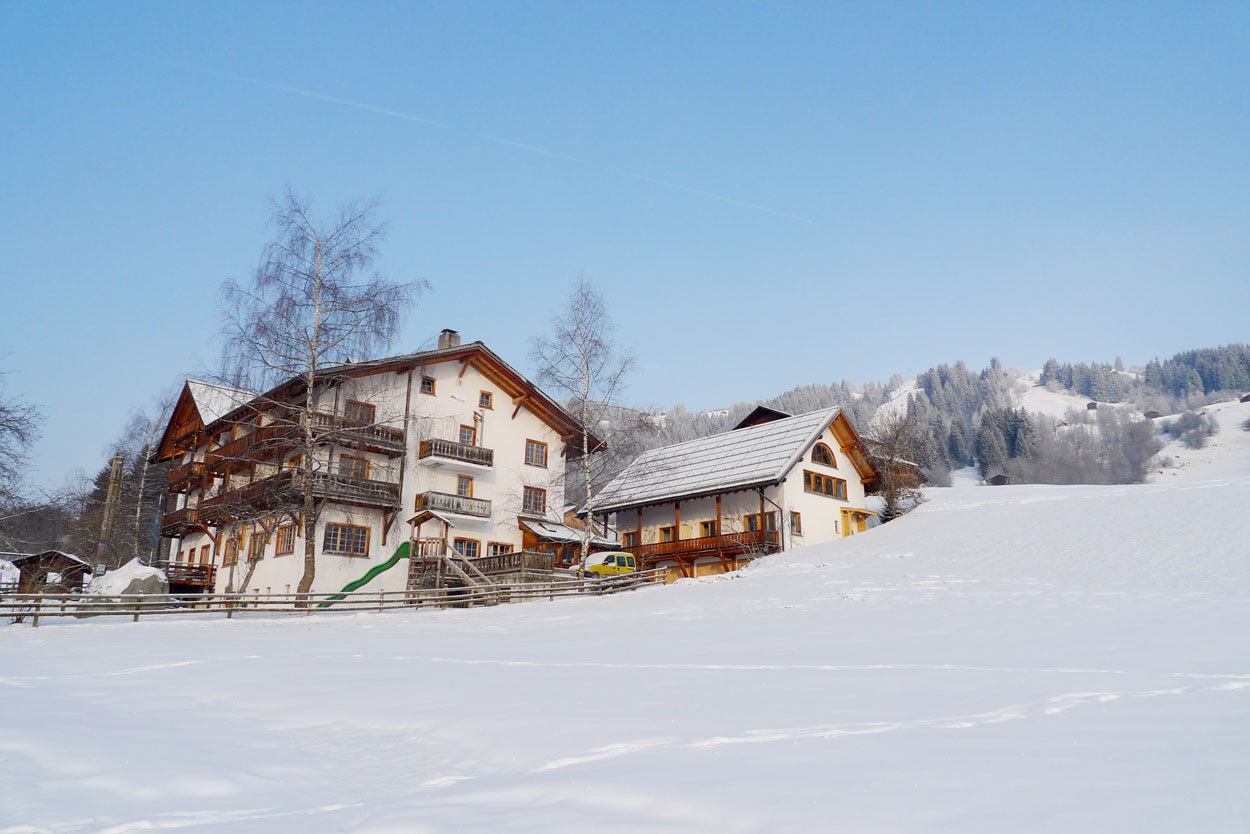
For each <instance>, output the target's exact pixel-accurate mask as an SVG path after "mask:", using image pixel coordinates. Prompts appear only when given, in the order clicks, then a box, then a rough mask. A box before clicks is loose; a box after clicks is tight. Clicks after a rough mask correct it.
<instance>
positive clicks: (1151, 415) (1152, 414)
mask: <svg viewBox="0 0 1250 834" xmlns="http://www.w3.org/2000/svg"><path fill="white" fill-rule="evenodd" d="M1143 416H1144V417H1145V418H1146V419H1147V420H1158V419H1159V412H1157V411H1147V412H1146V413H1145V415H1143Z"/></svg>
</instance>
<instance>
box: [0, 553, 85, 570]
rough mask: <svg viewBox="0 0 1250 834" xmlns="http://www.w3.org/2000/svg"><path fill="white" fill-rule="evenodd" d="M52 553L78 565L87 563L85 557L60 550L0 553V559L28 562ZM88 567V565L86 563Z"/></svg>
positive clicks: (18, 562)
mask: <svg viewBox="0 0 1250 834" xmlns="http://www.w3.org/2000/svg"><path fill="white" fill-rule="evenodd" d="M53 555H56V556H64V557H65V558H66V559H69V560H70V561H71V562H77V563H78V564H80V565H87V564H88V563H87V560H86V559H83V558H81V557H79V556H75V555H74V554H73V553H65V552H64V551H61V550H41V551H39V552H38V553H0V559H3V560H5V561H8V562H12V563H13V564H20V563H21V562H28V561H30V560H31V559H39V558H42V557H44V556H53ZM88 567H90V565H88Z"/></svg>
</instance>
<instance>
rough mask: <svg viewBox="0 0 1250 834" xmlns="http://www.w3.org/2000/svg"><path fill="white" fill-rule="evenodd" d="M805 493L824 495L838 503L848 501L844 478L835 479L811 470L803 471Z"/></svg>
mask: <svg viewBox="0 0 1250 834" xmlns="http://www.w3.org/2000/svg"><path fill="white" fill-rule="evenodd" d="M803 491H804V492H809V493H811V494H813V495H823V496H825V497H826V498H833V499H835V500H837V501H846V500H848V499H847V497H846V481H845V480H843V479H842V478H835V477H833V476H832V475H825V474H823V473H820V472H813V471H811V470H810V469H804V470H803Z"/></svg>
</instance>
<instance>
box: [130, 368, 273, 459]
mask: <svg viewBox="0 0 1250 834" xmlns="http://www.w3.org/2000/svg"><path fill="white" fill-rule="evenodd" d="M256 396H257V395H256V393H255V392H254V391H248V390H247V389H245V388H233V387H231V386H229V385H218V384H216V383H213V382H203V381H201V380H198V379H188V380H187V381H186V384H185V385H183V386H182V393H181V394H179V395H178V402H177V403H175V404H174V410H173V413H172V414H170V415H169V422H168V423H167V424H166V425H165V432H164V433H163V434H162V435H161V442H160V443H158V444H157V445H156V454H155V455H153V456H152V457H153V460H165V459H167V458H170V457H173V456H174V455H175V454H178V453H179V452H181V451H185V450H184V449H182V448H180V444H181V443H182V442H183V441H185V440H187V439H188V438H190V437H193V436H194V435H195V434H196V433H197V432H199V431H200V430H202V429H203V428H205V427H206V426H209V425H211V424H213V423H216V422H218V421H219V420H221V419H222V418H223V417H225V416H226V415H227V414H229V413H230V412H232V411H237V410H238V409H239V408H240V407H241V406H243V405H245V404H247V403H248V402H251V401H252V400H254V399H255V398H256Z"/></svg>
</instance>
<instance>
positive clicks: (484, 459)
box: [417, 440, 495, 467]
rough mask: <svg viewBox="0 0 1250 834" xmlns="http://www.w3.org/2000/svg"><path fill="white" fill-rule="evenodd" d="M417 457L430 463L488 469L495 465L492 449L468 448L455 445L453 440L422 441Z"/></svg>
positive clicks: (458, 444)
mask: <svg viewBox="0 0 1250 834" xmlns="http://www.w3.org/2000/svg"><path fill="white" fill-rule="evenodd" d="M417 456H418V457H419V458H421V459H422V460H426V459H427V458H428V459H429V462H430V463H440V462H443V461H453V462H456V463H469V464H473V465H475V466H487V467H490V466H494V465H495V450H494V449H483V448H482V447H481V446H469V445H468V444H466V443H457V442H456V441H454V440H422V441H421V445H420V446H419V447H418V450H417Z"/></svg>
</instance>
